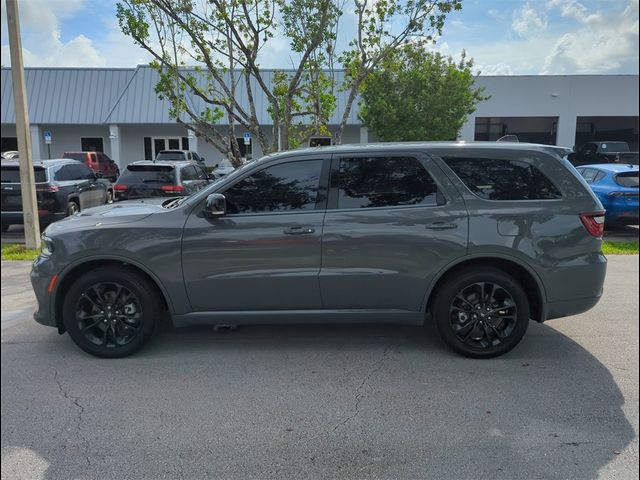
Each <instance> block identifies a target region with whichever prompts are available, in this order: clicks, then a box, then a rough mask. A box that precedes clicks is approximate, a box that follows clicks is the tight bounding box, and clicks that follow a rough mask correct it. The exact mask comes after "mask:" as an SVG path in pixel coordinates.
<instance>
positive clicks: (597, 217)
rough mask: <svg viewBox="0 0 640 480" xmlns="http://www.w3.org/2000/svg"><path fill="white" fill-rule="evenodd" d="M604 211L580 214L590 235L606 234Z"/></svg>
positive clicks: (599, 235)
mask: <svg viewBox="0 0 640 480" xmlns="http://www.w3.org/2000/svg"><path fill="white" fill-rule="evenodd" d="M604 213H605V212H604V211H603V210H600V211H598V212H585V213H581V214H580V220H581V221H582V224H583V225H584V228H586V229H587V232H589V235H591V236H592V237H596V238H602V235H603V234H604Z"/></svg>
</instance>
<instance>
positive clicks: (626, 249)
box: [602, 241, 638, 255]
mask: <svg viewBox="0 0 640 480" xmlns="http://www.w3.org/2000/svg"><path fill="white" fill-rule="evenodd" d="M602 253H604V254H605V255H638V242H606V241H605V242H603V243H602Z"/></svg>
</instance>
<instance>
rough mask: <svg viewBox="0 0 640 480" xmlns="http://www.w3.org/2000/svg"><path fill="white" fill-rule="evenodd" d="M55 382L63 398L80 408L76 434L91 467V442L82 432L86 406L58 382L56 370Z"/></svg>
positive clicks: (54, 373)
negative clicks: (80, 440)
mask: <svg viewBox="0 0 640 480" xmlns="http://www.w3.org/2000/svg"><path fill="white" fill-rule="evenodd" d="M53 380H54V381H55V382H56V384H57V385H58V389H59V390H60V393H61V394H62V396H63V397H64V398H65V399H66V400H71V403H72V404H73V405H74V406H75V407H77V408H78V415H77V417H76V433H77V435H78V437H80V438H81V439H82V441H83V443H84V458H85V460H86V462H87V465H88V466H91V460H90V458H89V440H87V437H85V436H84V435H83V433H82V431H81V429H82V423H83V418H82V414H83V413H84V406H82V404H81V403H80V397H76V396H75V395H71V394H70V393H69V392H68V391H67V389H65V388H64V387H63V385H62V383H61V382H60V380H58V371H57V370H54V372H53Z"/></svg>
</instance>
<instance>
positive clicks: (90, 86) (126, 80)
mask: <svg viewBox="0 0 640 480" xmlns="http://www.w3.org/2000/svg"><path fill="white" fill-rule="evenodd" d="M189 70H190V71H191V72H195V70H194V69H192V68H189ZM335 75H336V84H337V85H340V84H341V83H342V81H343V79H344V72H341V71H338V72H336V73H335ZM262 76H263V79H264V81H265V83H266V84H267V86H268V88H269V89H273V77H274V70H264V71H263V72H262ZM197 77H198V84H199V85H200V86H201V87H203V88H204V87H205V86H206V77H205V76H204V75H197ZM25 80H26V84H27V97H28V102H29V119H30V121H31V123H34V124H172V123H175V120H173V119H171V118H170V117H169V108H170V106H171V105H170V103H169V101H168V100H166V99H162V100H161V99H160V98H158V94H157V93H156V92H155V86H156V83H157V82H158V74H157V72H156V71H155V70H154V69H152V68H151V67H149V66H142V65H141V66H138V67H136V68H126V69H115V68H111V69H110V68H25ZM227 83H229V74H227ZM251 87H252V90H253V95H254V99H255V107H256V112H257V117H258V121H259V123H260V124H261V125H271V124H272V121H271V116H270V115H269V112H268V102H267V101H266V99H265V96H264V95H263V94H262V93H261V92H262V91H261V89H260V87H259V86H258V82H257V81H256V79H255V78H252V79H251ZM1 90H2V107H1V110H0V113H1V115H2V118H1V122H2V123H8V124H11V123H15V109H14V104H13V93H12V83H11V69H10V68H3V69H2V86H1ZM235 95H236V98H237V99H238V101H239V103H240V104H241V105H242V106H243V108H245V109H246V110H247V111H248V110H249V105H248V99H247V89H246V86H245V83H244V81H240V82H238V86H237V88H236V92H235ZM336 95H337V105H336V110H335V112H334V114H333V116H332V118H331V119H330V122H329V123H330V124H332V125H335V124H338V123H340V120H341V115H342V112H343V111H344V107H345V104H346V101H347V92H336ZM186 101H187V104H188V105H190V106H191V107H192V108H193V109H194V110H195V111H196V112H198V113H200V112H202V111H203V110H204V109H205V107H206V104H205V103H204V101H203V100H202V99H201V98H199V97H197V96H195V95H193V94H189V93H188V92H187V94H186ZM356 112H357V108H356V105H354V108H353V109H352V110H351V115H350V116H349V123H350V124H359V123H360V122H359V120H358V117H357V113H356ZM183 120H185V121H187V118H186V116H185V118H183ZM227 123H228V117H227V116H226V115H225V116H224V117H223V118H222V119H221V120H220V121H219V124H221V125H225V124H227Z"/></svg>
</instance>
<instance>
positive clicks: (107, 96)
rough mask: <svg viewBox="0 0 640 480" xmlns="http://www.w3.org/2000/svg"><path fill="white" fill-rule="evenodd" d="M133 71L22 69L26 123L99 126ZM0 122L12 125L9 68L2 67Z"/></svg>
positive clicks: (110, 69)
mask: <svg viewBox="0 0 640 480" xmlns="http://www.w3.org/2000/svg"><path fill="white" fill-rule="evenodd" d="M134 72H135V69H132V68H126V69H123V68H25V82H26V88H27V99H28V104H29V121H30V122H31V123H34V124H101V123H104V119H105V117H106V116H107V113H108V112H109V111H110V110H111V109H112V108H113V105H114V103H115V102H116V101H117V99H118V97H119V96H120V94H121V93H122V91H123V90H124V88H125V87H126V85H127V83H128V81H129V80H130V78H131V77H132V76H133V74H134ZM1 83H2V85H1V86H0V89H1V91H2V104H1V110H0V115H1V121H2V123H15V121H16V120H15V107H14V103H13V86H12V81H11V69H10V68H3V69H2V73H1Z"/></svg>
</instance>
